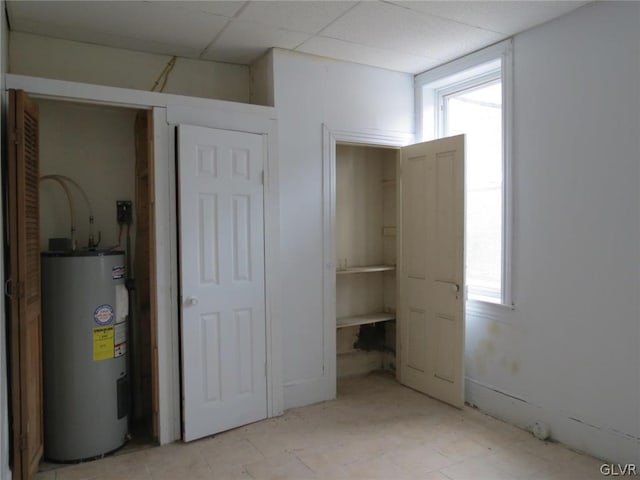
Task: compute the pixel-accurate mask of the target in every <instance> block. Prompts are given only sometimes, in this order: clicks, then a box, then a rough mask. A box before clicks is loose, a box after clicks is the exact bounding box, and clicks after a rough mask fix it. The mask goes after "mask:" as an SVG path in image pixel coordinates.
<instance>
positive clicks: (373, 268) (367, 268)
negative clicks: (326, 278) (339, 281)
mask: <svg viewBox="0 0 640 480" xmlns="http://www.w3.org/2000/svg"><path fill="white" fill-rule="evenodd" d="M395 269H396V267H395V265H364V266H361V267H348V268H346V269H344V270H336V275H350V274H352V273H372V272H389V271H392V270H395Z"/></svg>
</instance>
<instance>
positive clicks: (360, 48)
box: [6, 0, 588, 73]
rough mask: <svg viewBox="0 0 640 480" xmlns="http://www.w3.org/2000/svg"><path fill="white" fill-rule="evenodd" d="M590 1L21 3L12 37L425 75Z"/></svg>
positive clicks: (11, 0) (12, 11) (11, 9)
mask: <svg viewBox="0 0 640 480" xmlns="http://www.w3.org/2000/svg"><path fill="white" fill-rule="evenodd" d="M585 3H588V2H584V1H576V2H573V1H518V2H509V1H506V2H497V1H415V0H411V1H404V0H385V1H380V0H365V1H359V2H358V1H318V0H295V1H192V0H188V1H187V0H185V1H181V0H167V1H159V0H152V1H104V0H97V1H95V0H94V1H91V0H79V1H57V0H49V1H18V0H8V1H7V3H6V6H7V13H8V19H9V26H10V30H13V31H20V32H26V33H32V34H37V35H44V36H50V37H55V38H62V39H65V40H74V41H80V42H88V43H96V44H100V45H106V46H111V47H119V48H126V49H130V50H138V51H144V52H150V53H161V54H165V55H178V56H183V57H187V58H200V59H203V60H214V61H223V62H228V63H236V64H241V65H247V64H251V63H252V62H253V61H255V60H256V59H258V58H259V57H261V56H262V55H263V54H264V53H265V52H266V51H267V50H268V49H269V48H272V47H278V48H284V49H290V50H296V51H299V52H304V53H309V54H314V55H320V56H324V57H328V58H334V59H338V60H345V61H350V62H355V63H362V64H366V65H372V66H376V67H381V68H387V69H390V70H397V71H402V72H409V73H419V72H422V71H424V70H427V69H429V68H432V67H434V66H436V65H438V64H441V63H444V62H446V61H448V60H452V59H454V58H457V57H459V56H462V55H464V54H466V53H470V52H472V51H474V50H477V49H479V48H482V47H484V46H487V45H490V44H492V43H495V42H497V41H499V40H502V39H504V38H506V37H507V36H510V35H513V34H515V33H518V32H520V31H523V30H525V29H528V28H531V27H533V26H535V25H538V24H540V23H543V22H546V21H548V20H551V19H552V18H555V17H557V16H559V15H562V14H565V13H567V12H569V11H571V10H573V9H575V8H577V7H579V6H581V5H583V4H585Z"/></svg>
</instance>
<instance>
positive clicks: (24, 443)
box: [20, 433, 27, 450]
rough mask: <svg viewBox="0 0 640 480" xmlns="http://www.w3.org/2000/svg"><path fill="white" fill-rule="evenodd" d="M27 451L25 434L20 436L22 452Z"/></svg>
mask: <svg viewBox="0 0 640 480" xmlns="http://www.w3.org/2000/svg"><path fill="white" fill-rule="evenodd" d="M26 449H27V434H26V433H23V434H21V435H20V450H26Z"/></svg>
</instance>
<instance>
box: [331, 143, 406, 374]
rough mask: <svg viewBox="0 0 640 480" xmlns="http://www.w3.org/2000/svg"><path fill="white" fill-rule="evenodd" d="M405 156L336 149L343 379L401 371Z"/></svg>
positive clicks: (354, 147)
mask: <svg viewBox="0 0 640 480" xmlns="http://www.w3.org/2000/svg"><path fill="white" fill-rule="evenodd" d="M397 164H398V149H396V148H390V147H381V146H368V145H360V144H353V143H337V144H336V154H335V185H336V189H335V254H336V296H335V298H336V351H337V360H336V374H337V377H338V379H340V378H344V377H348V376H353V375H361V374H365V373H368V372H373V371H381V370H382V371H388V372H392V373H393V374H395V370H396V289H397V284H396V263H397V242H396V230H397V223H396V218H397V212H396V201H397V200H396V195H397V189H396V177H397V168H398V167H397Z"/></svg>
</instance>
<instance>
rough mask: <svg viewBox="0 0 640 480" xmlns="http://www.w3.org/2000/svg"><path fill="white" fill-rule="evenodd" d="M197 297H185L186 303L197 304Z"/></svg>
mask: <svg viewBox="0 0 640 480" xmlns="http://www.w3.org/2000/svg"><path fill="white" fill-rule="evenodd" d="M197 304H198V298H197V297H187V305H192V306H193V305H197Z"/></svg>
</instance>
